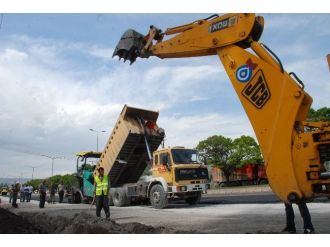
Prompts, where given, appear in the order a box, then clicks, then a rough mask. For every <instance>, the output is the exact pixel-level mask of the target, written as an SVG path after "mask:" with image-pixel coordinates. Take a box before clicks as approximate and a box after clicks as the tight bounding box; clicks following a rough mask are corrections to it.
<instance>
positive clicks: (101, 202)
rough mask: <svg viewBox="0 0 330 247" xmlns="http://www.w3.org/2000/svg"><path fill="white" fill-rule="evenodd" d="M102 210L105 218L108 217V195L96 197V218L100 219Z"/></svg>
mask: <svg viewBox="0 0 330 247" xmlns="http://www.w3.org/2000/svg"><path fill="white" fill-rule="evenodd" d="M102 208H103V210H104V212H105V215H106V217H107V218H109V217H110V208H109V197H108V195H102V196H96V216H97V217H101V210H102Z"/></svg>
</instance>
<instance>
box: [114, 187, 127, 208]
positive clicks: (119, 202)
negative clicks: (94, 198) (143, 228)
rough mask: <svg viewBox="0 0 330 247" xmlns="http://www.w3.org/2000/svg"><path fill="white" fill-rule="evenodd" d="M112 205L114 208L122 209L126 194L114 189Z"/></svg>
mask: <svg viewBox="0 0 330 247" xmlns="http://www.w3.org/2000/svg"><path fill="white" fill-rule="evenodd" d="M112 201H113V205H115V206H116V207H124V206H126V205H127V196H126V192H125V191H124V190H123V189H116V190H115V191H114V192H113V197H112Z"/></svg>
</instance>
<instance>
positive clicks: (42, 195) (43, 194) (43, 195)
mask: <svg viewBox="0 0 330 247" xmlns="http://www.w3.org/2000/svg"><path fill="white" fill-rule="evenodd" d="M45 202H46V192H40V201H39V208H44V207H45Z"/></svg>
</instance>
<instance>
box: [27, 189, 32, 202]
mask: <svg viewBox="0 0 330 247" xmlns="http://www.w3.org/2000/svg"><path fill="white" fill-rule="evenodd" d="M32 193H33V186H32V185H29V201H28V202H30V201H31V198H32Z"/></svg>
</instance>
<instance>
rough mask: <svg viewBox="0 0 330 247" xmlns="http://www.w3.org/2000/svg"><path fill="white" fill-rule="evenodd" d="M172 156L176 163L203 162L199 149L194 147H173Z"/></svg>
mask: <svg viewBox="0 0 330 247" xmlns="http://www.w3.org/2000/svg"><path fill="white" fill-rule="evenodd" d="M172 157H173V161H174V163H176V164H191V163H201V160H200V157H199V155H198V153H197V151H196V150H193V149H172Z"/></svg>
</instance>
